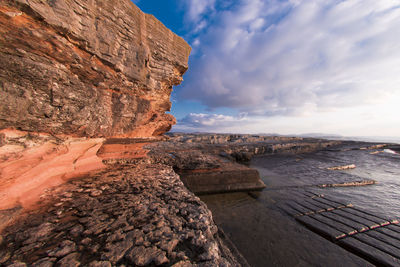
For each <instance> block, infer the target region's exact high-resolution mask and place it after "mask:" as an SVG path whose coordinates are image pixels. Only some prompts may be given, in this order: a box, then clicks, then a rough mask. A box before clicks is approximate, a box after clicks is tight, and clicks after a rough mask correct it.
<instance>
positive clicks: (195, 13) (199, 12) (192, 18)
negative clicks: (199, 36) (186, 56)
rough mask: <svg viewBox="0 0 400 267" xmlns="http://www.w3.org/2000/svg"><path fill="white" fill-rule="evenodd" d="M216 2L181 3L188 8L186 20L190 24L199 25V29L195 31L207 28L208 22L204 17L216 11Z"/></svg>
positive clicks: (193, 1)
mask: <svg viewBox="0 0 400 267" xmlns="http://www.w3.org/2000/svg"><path fill="white" fill-rule="evenodd" d="M215 1H216V0H190V1H187V0H181V3H182V4H183V5H184V7H185V8H186V20H187V21H188V22H190V23H193V24H197V26H199V25H202V24H203V25H202V26H201V27H198V28H197V29H196V30H195V31H198V30H199V29H202V28H203V27H205V25H204V23H206V21H205V20H204V19H203V16H204V15H206V14H208V13H210V12H213V11H215V8H214V6H215Z"/></svg>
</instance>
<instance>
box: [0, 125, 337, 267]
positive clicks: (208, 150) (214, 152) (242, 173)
mask: <svg viewBox="0 0 400 267" xmlns="http://www.w3.org/2000/svg"><path fill="white" fill-rule="evenodd" d="M182 137H185V136H184V135H182V134H173V135H170V136H169V137H165V138H164V139H154V138H153V139H148V138H147V139H126V138H125V139H120V138H111V139H107V140H106V139H98V140H97V141H98V142H95V143H93V144H91V145H90V146H87V147H86V146H84V145H81V144H82V143H83V144H86V142H87V140H86V141H85V139H78V140H76V139H74V140H70V139H68V138H67V139H61V138H59V137H54V136H49V135H45V134H42V135H32V134H29V133H25V134H23V133H22V132H18V133H13V132H4V131H3V145H2V157H3V159H4V162H3V164H5V165H4V166H6V167H7V168H5V169H4V170H9V172H10V173H14V174H15V175H14V176H10V175H8V176H7V177H9V179H8V182H7V183H6V184H5V185H7V184H8V185H9V187H8V188H7V187H6V186H3V188H2V190H3V191H2V192H3V196H4V197H5V199H10V197H8V198H7V196H10V195H9V193H8V192H10V189H13V188H14V187H15V188H17V187H18V188H21V187H20V185H21V184H25V187H22V188H24V190H23V191H22V193H21V194H20V195H14V200H13V201H14V202H13V201H9V202H8V205H7V207H6V206H5V207H4V208H3V209H2V211H1V216H0V218H1V221H2V223H3V224H2V226H3V227H4V230H3V232H2V238H1V240H2V242H1V249H0V255H1V257H0V263H1V264H3V265H6V266H7V265H11V266H16V265H12V264H20V266H23V264H27V265H29V266H30V265H33V266H79V265H82V266H86V265H89V266H123V265H138V266H144V265H174V264H176V266H191V265H197V266H216V265H218V266H237V265H243V266H246V265H247V263H246V260H244V259H243V257H242V256H241V255H240V253H239V252H238V251H237V250H236V249H235V246H234V245H232V244H231V242H229V239H227V237H226V236H225V235H224V234H223V233H222V232H221V231H218V228H217V226H216V225H215V223H214V222H213V219H212V215H211V212H210V211H209V210H208V209H207V207H206V206H205V204H204V203H203V202H201V201H200V200H199V198H198V197H196V196H195V195H194V194H193V193H192V192H190V191H189V190H188V189H187V187H186V186H188V187H189V189H192V190H193V189H194V190H193V191H196V190H198V189H199V188H201V186H202V185H205V186H206V187H204V188H203V190H204V191H202V192H200V193H211V192H215V191H219V190H221V191H237V190H242V191H243V190H253V189H255V186H254V185H257V186H258V188H257V189H260V188H263V187H264V184H263V183H262V182H261V180H260V179H259V176H258V173H257V172H256V171H255V170H253V169H251V168H249V167H247V166H246V165H243V164H239V163H238V162H242V163H243V162H246V159H250V158H251V156H252V155H254V154H256V153H255V151H257V153H262V152H263V153H268V152H267V151H270V153H276V152H274V151H273V150H272V151H271V149H272V148H273V147H280V148H282V147H284V148H286V151H285V152H286V153H296V152H299V151H300V150H299V148H298V147H299V146H300V147H304V148H305V151H309V150H311V149H320V148H322V147H328V146H331V145H333V144H334V142H332V141H321V140H311V142H310V140H301V139H293V140H292V139H286V138H285V139H279V138H277V137H271V136H270V137H264V136H263V137H258V138H259V139H260V140H261V139H262V140H263V141H260V142H254V140H249V139H248V138H249V137H248V136H240V138H237V140H238V141H236V142H235V143H234V142H232V141H220V143H219V144H214V143H213V141H212V140H214V139H215V138H222V139H221V140H223V139H225V137H226V136H221V135H213V134H209V135H201V140H202V141H198V140H196V138H199V136H197V135H194V136H191V135H188V137H189V139H185V140H182ZM251 138H253V139H254V138H256V137H255V136H253V137H251ZM229 139H230V140H231V139H232V136H231V137H229ZM89 140H91V139H89ZM187 140H191V141H187ZM244 141H245V142H244ZM71 144H72V145H74V144H78V145H77V147H81V149H73V146H72V147H71ZM43 146H44V147H46V148H47V147H50V148H52V149H49V151H47V150H46V151H47V152H46V153H45V157H44V159H47V158H52V159H53V162H55V163H57V162H58V164H55V163H54V164H53V165H51V164H47V165H45V162H51V161H48V160H45V161H43V157H42V156H40V155H39V156H40V157H39V156H38V154H37V153H36V151H37V150H38V149H39V150H40V149H41V148H42V147H43ZM60 147H62V148H63V149H60ZM91 149H92V150H93V151H92V152H90V153H89V152H88V151H91ZM260 151H262V152H260ZM280 152H281V153H283V152H282V151H280ZM28 155H30V157H28ZM34 155H36V156H38V157H34ZM238 155H246V156H238ZM63 159H64V160H63ZM71 161H72V162H74V164H75V165H76V166H75V165H73V166H72V167H71V166H70V162H71ZM28 163H29V164H28ZM95 163H96V164H95ZM99 163H100V164H99ZM10 166H11V167H10ZM18 166H25V168H24V169H23V170H22V169H21V170H20V172H18V171H17V170H18ZM86 166H92V168H91V169H90V168H89V169H88V168H87V167H86ZM95 166H97V167H96V168H94V167H95ZM46 168H47V169H46ZM45 170H46V171H45ZM54 170H57V171H58V172H55V171H54ZM40 172H44V174H57V175H61V176H57V175H56V176H51V175H42V176H40V175H39V176H37V174H38V173H40ZM177 173H179V174H180V175H182V174H183V175H182V181H183V182H185V183H186V186H185V185H184V183H183V182H182V181H181V179H180V177H179V176H178V175H177ZM185 173H186V175H185ZM197 173H199V174H201V175H200V176H199V175H197V176H196V174H197ZM4 174H6V173H4V171H3V173H2V175H4ZM77 174H78V175H77ZM228 174H229V175H228ZM202 176H203V177H205V178H202ZM21 177H22V178H21ZM37 177H39V178H40V179H39V178H37ZM56 177H59V178H57V179H58V180H57V179H55V178H56ZM3 178H4V179H5V176H4V177H3ZM45 178H46V179H45ZM214 178H215V179H214ZM23 179H25V180H32V181H35V182H34V183H28V182H24V183H22V182H21V181H25V180H23ZM185 179H186V180H185ZM202 179H209V180H208V181H210V180H212V179H214V180H213V181H214V182H213V183H210V184H209V183H208V182H206V183H204V180H202ZM53 180H56V181H58V182H57V183H53V182H49V181H53ZM206 181H207V180H206ZM221 186H222V189H221ZM235 186H236V187H235ZM238 188H239V189H238ZM14 191H15V192H17V190H14ZM28 193H29V194H31V195H30V197H29V199H30V201H25V198H26V194H28ZM34 195H35V197H34Z"/></svg>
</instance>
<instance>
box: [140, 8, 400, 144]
mask: <svg viewBox="0 0 400 267" xmlns="http://www.w3.org/2000/svg"><path fill="white" fill-rule="evenodd" d="M134 2H135V3H136V4H137V5H138V6H139V7H140V8H141V9H142V10H143V11H145V12H146V13H151V14H153V15H155V16H156V17H157V18H158V19H159V20H161V21H162V22H163V23H164V24H165V25H166V26H167V27H168V28H170V29H171V30H172V31H174V32H175V33H177V34H179V35H180V36H182V37H183V38H184V39H185V40H186V41H187V42H188V43H189V44H190V45H191V46H192V49H193V50H192V54H191V56H190V60H189V70H188V72H187V73H186V74H185V76H184V82H183V83H182V85H180V86H178V87H176V88H175V89H174V92H173V95H172V101H173V107H172V114H173V115H174V116H175V117H176V118H177V119H178V124H177V125H176V126H175V127H174V128H173V129H174V130H175V131H207V132H238V133H279V134H301V133H328V134H340V135H346V136H398V137H400V0H379V1H376V0H347V1H346V0H342V1H339V0H237V1H228V0H168V1H166V0H134Z"/></svg>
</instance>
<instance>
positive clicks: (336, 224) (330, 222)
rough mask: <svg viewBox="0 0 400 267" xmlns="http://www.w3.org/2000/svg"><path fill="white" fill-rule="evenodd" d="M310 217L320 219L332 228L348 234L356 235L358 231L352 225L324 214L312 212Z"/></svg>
mask: <svg viewBox="0 0 400 267" xmlns="http://www.w3.org/2000/svg"><path fill="white" fill-rule="evenodd" d="M310 217H311V218H313V219H316V220H318V221H320V222H321V223H323V224H326V225H327V226H329V227H331V228H334V229H336V230H338V231H340V232H342V233H345V234H346V235H354V234H356V233H357V230H355V229H353V228H352V227H349V226H347V225H345V224H343V223H341V222H338V221H334V220H332V219H331V218H328V217H325V216H323V215H322V214H312V215H310Z"/></svg>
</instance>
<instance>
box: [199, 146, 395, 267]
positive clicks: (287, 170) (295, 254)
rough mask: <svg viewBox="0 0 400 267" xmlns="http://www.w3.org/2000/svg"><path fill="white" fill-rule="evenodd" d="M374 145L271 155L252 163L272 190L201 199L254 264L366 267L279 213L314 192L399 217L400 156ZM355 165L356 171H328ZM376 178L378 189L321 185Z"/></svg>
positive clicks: (375, 212)
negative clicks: (305, 193)
mask: <svg viewBox="0 0 400 267" xmlns="http://www.w3.org/2000/svg"><path fill="white" fill-rule="evenodd" d="M371 145H373V144H367V143H362V142H346V143H345V144H343V145H340V146H337V147H334V148H330V149H327V150H323V151H318V152H314V153H307V154H296V155H266V156H260V157H255V158H253V159H252V161H251V164H250V167H252V168H255V169H257V170H258V171H259V172H260V176H261V178H262V180H263V181H264V183H265V184H266V186H267V188H266V189H264V190H263V191H262V192H259V193H234V194H219V195H212V196H203V197H201V198H202V200H203V201H205V202H206V203H207V205H208V206H209V208H210V209H211V210H212V211H213V216H214V219H215V221H216V222H217V224H218V225H220V226H221V227H222V228H223V229H224V230H225V232H226V234H227V235H228V236H229V237H230V238H231V239H232V241H233V242H234V243H235V244H236V245H237V247H238V248H239V250H240V251H241V252H242V253H243V255H244V256H245V257H246V258H247V259H248V261H249V263H250V264H251V265H252V266H337V265H338V264H339V265H342V266H344V265H346V266H366V265H367V264H368V263H367V262H364V261H363V260H362V259H360V258H358V257H357V256H355V255H353V254H351V253H349V252H347V251H344V250H343V249H342V248H340V247H338V246H336V245H335V244H333V243H331V242H329V241H327V240H324V239H323V238H321V237H319V236H318V235H316V234H314V233H312V232H311V231H309V230H307V229H305V227H303V226H302V225H300V224H299V223H297V222H296V221H295V220H294V219H293V218H290V216H288V215H287V214H285V212H283V211H282V210H281V209H280V204H281V203H283V202H285V201H288V200H289V201H290V200H295V201H301V199H300V200H299V197H298V196H299V194H298V193H299V192H301V191H303V190H307V191H313V192H315V193H319V194H325V195H330V196H334V197H335V198H336V199H340V200H342V201H343V202H350V203H352V204H353V205H354V206H356V207H359V208H362V209H363V210H365V211H368V212H370V213H372V214H376V215H380V216H382V217H385V218H395V217H397V218H400V154H398V152H396V151H394V150H391V149H388V148H386V149H365V148H366V147H368V146H371ZM350 164H355V165H356V168H355V169H349V170H342V171H337V170H328V168H329V167H334V166H344V165H350ZM362 180H374V181H376V182H377V183H376V184H374V185H367V186H360V187H327V188H321V187H320V185H322V184H340V183H346V182H354V181H362Z"/></svg>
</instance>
